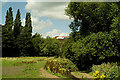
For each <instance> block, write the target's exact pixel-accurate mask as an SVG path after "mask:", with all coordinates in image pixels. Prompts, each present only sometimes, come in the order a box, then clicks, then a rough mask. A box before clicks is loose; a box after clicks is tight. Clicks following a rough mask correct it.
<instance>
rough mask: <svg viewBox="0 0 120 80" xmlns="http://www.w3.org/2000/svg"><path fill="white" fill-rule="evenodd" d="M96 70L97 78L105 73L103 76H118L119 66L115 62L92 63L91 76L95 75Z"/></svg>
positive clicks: (119, 74) (119, 75)
mask: <svg viewBox="0 0 120 80" xmlns="http://www.w3.org/2000/svg"><path fill="white" fill-rule="evenodd" d="M96 71H98V72H99V73H98V74H99V76H98V77H97V78H100V76H101V75H105V78H110V79H112V78H120V73H119V71H120V67H119V66H117V63H107V64H106V63H103V64H101V65H93V67H92V72H93V76H94V77H96V76H95V75H96V74H95V73H94V72H96Z"/></svg>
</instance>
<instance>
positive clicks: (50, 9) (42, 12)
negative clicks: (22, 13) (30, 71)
mask: <svg viewBox="0 0 120 80" xmlns="http://www.w3.org/2000/svg"><path fill="white" fill-rule="evenodd" d="M67 4H68V3H67V2H29V1H28V3H27V5H26V6H25V9H26V10H29V11H31V13H32V15H33V16H36V17H42V16H47V17H50V18H54V19H62V20H68V19H69V17H68V16H66V15H65V11H64V9H65V7H66V6H67Z"/></svg>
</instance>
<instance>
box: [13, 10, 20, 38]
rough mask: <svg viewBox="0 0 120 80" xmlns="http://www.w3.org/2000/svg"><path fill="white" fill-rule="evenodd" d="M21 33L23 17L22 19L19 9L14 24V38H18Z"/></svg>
mask: <svg viewBox="0 0 120 80" xmlns="http://www.w3.org/2000/svg"><path fill="white" fill-rule="evenodd" d="M20 32H21V17H20V10H19V9H18V11H17V15H16V19H15V23H14V37H15V38H17V36H18V35H19V34H20Z"/></svg>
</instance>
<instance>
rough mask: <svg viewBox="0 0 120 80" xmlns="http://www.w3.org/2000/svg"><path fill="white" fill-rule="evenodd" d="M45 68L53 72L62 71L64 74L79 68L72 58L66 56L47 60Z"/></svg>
mask: <svg viewBox="0 0 120 80" xmlns="http://www.w3.org/2000/svg"><path fill="white" fill-rule="evenodd" d="M44 68H45V69H47V70H49V71H51V72H53V73H60V74H62V75H68V74H70V72H73V71H77V70H78V68H77V67H76V66H75V65H74V64H73V63H72V62H71V61H70V60H68V59H65V58H56V59H54V60H52V61H47V62H46V64H45V67H44Z"/></svg>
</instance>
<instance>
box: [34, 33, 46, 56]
mask: <svg viewBox="0 0 120 80" xmlns="http://www.w3.org/2000/svg"><path fill="white" fill-rule="evenodd" d="M32 42H33V44H34V53H35V55H36V56H40V55H43V54H42V53H43V52H42V49H43V44H44V39H43V38H42V36H41V35H40V34H38V33H36V34H35V35H33V36H32Z"/></svg>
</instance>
